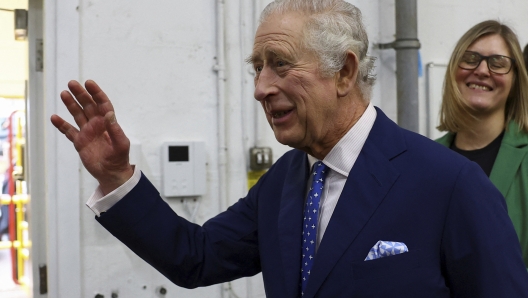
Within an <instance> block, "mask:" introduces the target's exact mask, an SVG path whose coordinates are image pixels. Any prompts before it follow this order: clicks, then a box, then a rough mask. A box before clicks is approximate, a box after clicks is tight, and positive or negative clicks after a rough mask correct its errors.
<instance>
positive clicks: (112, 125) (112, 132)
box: [105, 112, 130, 153]
mask: <svg viewBox="0 0 528 298" xmlns="http://www.w3.org/2000/svg"><path fill="white" fill-rule="evenodd" d="M105 125H106V131H107V132H108V136H109V137H110V140H111V141H112V146H113V147H114V150H115V151H116V152H121V153H128V151H129V150H130V141H129V140H128V138H127V136H126V135H125V132H124V131H123V129H122V128H121V126H120V125H119V123H117V120H116V117H115V113H114V112H108V113H107V114H106V115H105Z"/></svg>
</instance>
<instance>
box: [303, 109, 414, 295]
mask: <svg viewBox="0 0 528 298" xmlns="http://www.w3.org/2000/svg"><path fill="white" fill-rule="evenodd" d="M377 113H378V115H377V117H376V122H375V123H374V126H373V128H372V130H371V132H370V134H369V137H368V139H367V141H366V142H365V145H364V146H363V148H362V150H361V153H360V155H359V157H358V159H357V161H356V163H355V164H354V167H353V168H352V170H351V171H350V174H349V176H348V179H347V182H346V184H345V187H344V189H343V192H342V193H341V196H340V198H339V201H338V203H337V205H336V208H335V210H334V213H333V214H332V217H331V219H330V222H329V224H328V227H327V229H326V232H325V235H324V237H323V240H322V241H321V244H320V246H319V250H318V251H317V256H316V259H315V263H314V267H313V269H312V275H311V276H310V280H309V282H308V285H307V288H306V291H305V295H304V297H306V298H308V297H313V296H314V295H315V294H316V292H317V290H318V289H319V287H320V286H321V285H322V284H323V282H324V280H325V279H326V277H327V276H328V274H329V273H330V272H331V271H332V269H333V267H334V266H335V264H336V263H337V262H338V261H339V259H340V258H341V256H342V255H343V254H344V253H345V251H346V250H347V249H348V248H349V246H350V245H351V244H352V243H353V242H354V240H355V239H356V237H357V235H358V234H359V233H360V232H361V230H362V229H363V227H364V226H365V225H366V224H367V222H368V221H369V219H370V218H371V217H372V214H373V213H374V212H375V211H376V209H377V208H378V206H379V204H380V203H381V202H382V201H383V199H384V198H385V196H386V194H387V192H388V191H389V189H390V188H391V187H392V185H393V184H394V182H395V181H396V180H397V178H398V176H399V173H398V172H397V171H396V169H395V168H394V167H393V166H392V164H391V163H390V159H391V158H393V157H394V156H396V155H398V154H400V153H402V152H403V151H405V142H404V140H403V136H402V135H401V130H400V128H398V127H397V126H396V125H395V124H394V123H393V122H392V121H390V120H389V119H388V118H387V117H386V116H385V115H384V114H383V113H382V112H381V111H380V110H379V109H378V110H377ZM387 144H390V146H387Z"/></svg>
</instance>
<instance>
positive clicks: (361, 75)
mask: <svg viewBox="0 0 528 298" xmlns="http://www.w3.org/2000/svg"><path fill="white" fill-rule="evenodd" d="M291 12H295V13H301V14H304V15H306V16H307V17H308V21H307V23H306V25H305V28H304V40H303V45H304V47H305V48H306V49H308V50H312V51H313V52H314V53H315V54H316V55H317V56H318V57H319V68H320V70H321V74H322V75H323V76H324V77H331V76H333V75H334V74H335V73H337V72H338V71H340V70H341V68H343V66H344V65H345V61H346V57H347V55H346V53H347V51H352V52H354V53H355V54H356V55H357V57H358V59H359V72H358V78H357V84H358V86H359V88H360V91H361V93H362V95H363V97H364V98H365V99H367V100H369V99H370V93H371V90H372V86H373V85H374V82H375V81H376V76H375V75H374V74H373V70H374V61H375V58H374V57H371V56H367V50H368V45H369V41H368V36H367V33H366V31H365V26H364V25H363V21H362V16H361V11H360V10H359V9H358V8H357V7H355V6H354V5H352V4H350V3H348V2H345V1H343V0H276V1H274V2H271V3H270V4H268V6H266V8H265V9H264V10H263V11H262V14H261V15H260V20H259V22H260V23H263V22H264V21H265V20H266V19H267V18H268V17H269V16H271V15H275V14H279V15H280V14H286V13H291Z"/></svg>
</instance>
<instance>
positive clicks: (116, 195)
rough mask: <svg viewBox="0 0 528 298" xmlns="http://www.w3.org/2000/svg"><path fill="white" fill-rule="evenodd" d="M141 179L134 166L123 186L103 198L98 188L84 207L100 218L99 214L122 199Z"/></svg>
mask: <svg viewBox="0 0 528 298" xmlns="http://www.w3.org/2000/svg"><path fill="white" fill-rule="evenodd" d="M140 178H141V171H140V170H139V169H138V168H137V167H136V166H134V174H133V175H132V177H130V179H128V181H127V182H125V183H123V185H121V186H119V187H118V188H116V189H114V190H113V191H112V192H111V193H109V194H107V195H106V196H103V192H102V191H101V188H100V187H99V186H98V187H97V188H96V189H95V191H94V193H93V194H92V196H91V197H90V199H88V201H87V202H86V206H88V208H90V209H92V211H93V212H94V213H95V215H97V216H100V215H101V213H103V212H106V211H107V210H108V209H110V208H111V207H112V206H114V205H115V204H116V203H117V202H119V200H121V199H122V198H124V197H125V196H126V195H127V194H128V193H129V192H130V191H131V190H132V189H133V188H134V187H135V186H136V185H137V184H138V182H139V179H140Z"/></svg>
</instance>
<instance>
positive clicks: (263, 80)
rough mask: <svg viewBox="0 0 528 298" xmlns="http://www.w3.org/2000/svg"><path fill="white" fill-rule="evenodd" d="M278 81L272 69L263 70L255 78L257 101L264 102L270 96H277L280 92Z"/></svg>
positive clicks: (265, 68) (266, 67)
mask: <svg viewBox="0 0 528 298" xmlns="http://www.w3.org/2000/svg"><path fill="white" fill-rule="evenodd" d="M277 79H278V76H277V74H276V73H275V72H274V71H273V70H272V69H271V68H270V67H268V66H265V67H264V68H262V70H261V71H260V73H259V74H258V75H257V77H255V94H254V96H255V99H256V100H258V101H262V100H264V99H265V98H266V97H268V96H269V95H273V94H276V93H277V92H278V87H277V85H276V83H277Z"/></svg>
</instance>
